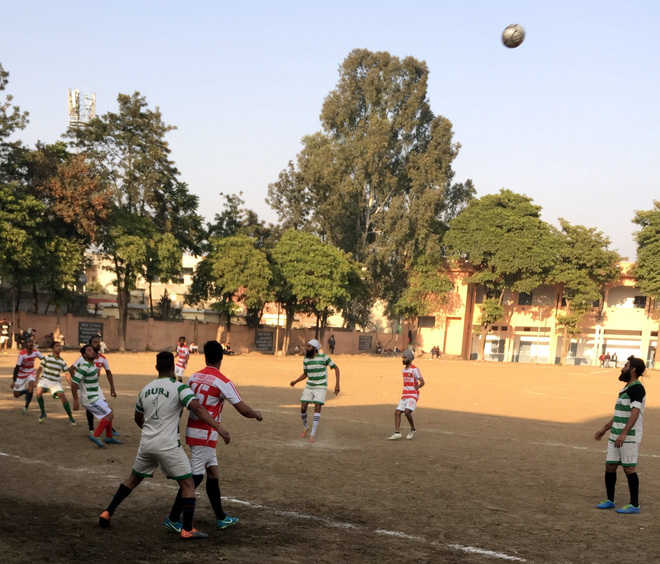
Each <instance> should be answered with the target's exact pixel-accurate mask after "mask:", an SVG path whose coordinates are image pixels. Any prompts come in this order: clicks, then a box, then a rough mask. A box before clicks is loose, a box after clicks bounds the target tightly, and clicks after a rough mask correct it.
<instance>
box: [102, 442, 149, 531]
mask: <svg viewBox="0 0 660 564" xmlns="http://www.w3.org/2000/svg"><path fill="white" fill-rule="evenodd" d="M139 456H140V454H139V453H138V457H139ZM136 465H138V460H137V459H136ZM139 466H140V469H142V470H147V472H138V471H136V470H135V469H133V470H132V471H131V473H130V475H129V476H128V478H127V479H126V480H124V481H123V482H122V483H121V484H119V488H118V489H117V491H116V492H115V495H114V496H113V498H112V501H110V505H108V507H106V508H105V511H103V512H102V513H101V515H99V525H100V526H101V527H103V528H107V527H109V526H110V518H111V517H112V515H113V513H114V512H115V510H116V509H117V507H119V504H120V503H121V502H122V501H124V500H125V499H126V498H127V497H128V496H129V495H130V494H131V492H132V491H133V490H134V489H135V488H136V487H137V486H138V485H139V484H140V482H142V480H143V479H144V478H150V477H151V476H152V475H153V471H154V469H155V468H156V465H155V464H154V463H153V461H151V462H149V461H148V460H143V462H142V463H140V464H139ZM149 468H150V469H151V471H150V472H149V471H148V470H149Z"/></svg>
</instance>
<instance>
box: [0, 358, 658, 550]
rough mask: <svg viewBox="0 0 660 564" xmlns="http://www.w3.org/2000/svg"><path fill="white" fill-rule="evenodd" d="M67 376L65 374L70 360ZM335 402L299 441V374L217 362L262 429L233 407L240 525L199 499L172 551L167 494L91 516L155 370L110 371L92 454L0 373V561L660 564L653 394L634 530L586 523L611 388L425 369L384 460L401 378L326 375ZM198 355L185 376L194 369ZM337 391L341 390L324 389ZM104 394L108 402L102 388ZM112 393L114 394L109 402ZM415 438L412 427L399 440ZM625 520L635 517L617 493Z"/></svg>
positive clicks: (153, 485)
mask: <svg viewBox="0 0 660 564" xmlns="http://www.w3.org/2000/svg"><path fill="white" fill-rule="evenodd" d="M64 356H65V358H66V359H67V360H74V358H75V356H76V355H73V354H72V353H65V355H64ZM335 360H336V362H337V363H338V364H339V366H340V367H341V370H342V392H341V394H340V395H339V397H337V398H334V396H332V399H330V401H329V402H328V404H326V407H325V408H324V410H323V416H322V419H321V426H320V430H319V440H318V442H317V443H315V444H309V443H307V442H305V441H303V440H301V439H299V438H298V437H299V433H300V430H301V428H300V419H299V416H298V399H299V397H300V392H301V390H302V384H299V385H298V388H297V389H291V388H290V387H289V386H288V382H289V381H290V380H292V379H293V378H295V377H296V376H297V375H298V374H299V373H300V368H301V359H300V358H288V359H274V358H272V357H269V356H260V355H258V354H251V355H246V356H238V357H228V358H226V359H225V361H224V363H223V367H222V369H223V371H224V372H225V373H226V374H227V375H228V376H229V377H230V378H232V379H233V381H234V382H235V383H236V384H237V385H238V387H239V390H240V392H241V394H242V396H243V399H244V400H245V401H246V402H247V403H249V404H250V405H252V406H253V407H255V408H257V409H260V410H261V411H262V412H263V414H264V421H263V422H262V423H257V422H256V421H253V420H246V419H243V418H242V417H240V416H239V415H238V413H237V412H236V411H235V410H233V409H232V408H231V406H226V407H225V418H224V422H225V425H226V426H227V428H228V429H229V430H230V432H231V433H232V443H231V444H230V445H228V446H224V445H223V446H219V447H218V451H219V460H220V465H221V474H222V478H221V486H222V493H223V496H225V497H226V498H227V499H226V500H225V508H226V510H227V512H228V513H229V514H230V515H238V516H239V517H240V519H241V522H240V524H239V525H238V526H237V527H235V528H233V529H229V530H226V531H215V530H214V529H213V515H212V512H211V510H210V506H209V503H208V500H207V499H206V495H205V493H204V492H203V489H202V494H203V495H200V496H199V497H198V505H197V512H196V514H195V517H196V525H197V526H198V528H200V529H201V530H203V531H206V532H209V533H210V538H209V540H208V541H202V542H199V543H197V544H194V545H192V546H191V545H190V544H188V543H182V542H181V541H179V540H178V539H177V538H176V536H175V535H172V534H171V533H168V531H166V530H165V529H163V528H162V527H161V525H160V523H161V521H162V519H163V518H164V517H165V516H166V515H167V513H168V510H169V507H170V505H171V502H172V499H173V497H174V494H175V489H174V486H173V484H172V483H171V482H168V480H166V479H165V478H164V477H163V476H162V474H160V473H157V474H156V476H155V478H154V479H153V480H146V481H145V482H144V483H143V485H141V486H140V487H139V488H138V489H137V490H136V491H135V492H134V493H133V494H132V495H131V496H130V497H129V498H128V499H127V500H126V501H125V502H124V503H123V504H122V506H121V507H120V508H119V509H118V511H117V512H116V513H115V516H114V519H113V526H112V528H111V529H110V530H100V529H99V528H98V526H97V520H96V518H97V515H98V514H99V512H100V511H101V510H102V509H103V508H104V507H105V505H107V503H108V502H109V500H110V499H111V497H112V495H113V494H114V492H115V490H116V488H117V486H118V485H119V482H120V480H122V479H124V477H125V476H127V475H128V473H129V471H130V469H131V464H132V462H133V458H134V456H135V452H136V447H137V443H138V440H139V429H138V428H137V427H136V426H135V425H134V424H133V422H132V416H133V408H134V405H135V397H136V394H137V392H138V391H139V389H140V388H141V387H142V386H143V385H144V384H145V383H146V382H147V381H149V380H150V379H151V378H152V376H151V374H152V366H153V364H154V354H153V353H142V354H133V355H119V354H114V355H110V363H111V367H112V369H113V372H114V374H115V377H116V382H117V390H118V392H119V397H118V398H117V399H116V400H114V401H113V408H114V410H115V413H116V422H117V424H116V426H117V428H118V430H119V431H120V433H121V438H122V440H124V442H125V444H123V445H121V446H116V447H112V448H106V449H103V450H101V449H98V448H96V447H95V446H94V445H92V444H91V443H90V442H89V441H88V440H87V439H86V423H85V421H84V413H83V412H78V415H77V417H78V420H79V422H80V425H79V426H78V427H70V426H69V425H68V424H67V423H66V419H65V416H64V413H63V411H62V408H61V405H60V404H59V402H57V403H56V402H55V401H54V400H52V399H51V398H47V403H46V408H47V410H48V413H49V419H48V421H47V422H46V423H45V424H43V425H39V424H38V423H37V417H38V407H37V405H36V400H34V401H33V404H32V406H31V408H30V411H29V413H28V415H27V416H24V415H21V413H20V407H21V405H22V400H15V399H13V397H11V394H10V392H9V384H10V381H11V367H12V366H13V363H14V358H13V357H9V356H1V357H0V425H1V428H2V430H3V432H2V435H1V436H0V471H1V472H2V476H3V481H4V487H3V488H2V490H1V491H0V550H1V553H2V554H3V555H4V556H3V561H4V562H27V561H41V562H83V561H86V562H91V563H100V562H121V561H123V562H126V563H129V562H163V561H167V562H216V561H226V562H268V563H270V562H315V563H330V562H333V563H335V562H347V563H351V562H376V561H380V562H390V561H395V560H397V561H400V562H488V561H496V560H504V561H527V562H603V561H606V560H612V559H616V560H617V561H618V562H657V561H660V535H659V534H658V530H657V522H658V519H657V514H658V513H659V512H660V480H658V479H657V476H660V438H659V434H658V432H657V430H658V429H660V415H659V413H660V412H659V410H658V407H660V394H658V393H657V389H656V388H657V387H658V386H657V384H656V382H655V381H654V378H653V377H649V378H646V379H645V381H644V384H645V386H646V389H647V394H648V395H647V398H648V399H647V409H646V413H645V424H644V426H645V433H644V440H643V444H642V451H641V452H642V456H641V458H640V465H639V475H640V483H641V487H640V501H641V505H642V514H641V515H631V516H623V515H617V514H615V513H613V512H604V511H598V510H596V509H594V505H595V504H596V503H597V502H598V501H601V500H602V499H603V498H604V486H603V463H604V449H605V442H602V443H597V442H595V441H594V440H593V433H594V431H595V430H596V429H597V427H598V426H600V425H602V423H604V422H605V421H606V420H607V418H608V417H609V416H610V415H611V411H612V408H613V406H614V401H615V398H616V392H617V390H618V389H619V387H620V386H619V382H618V381H617V378H616V376H617V374H618V370H615V369H597V368H591V367H563V368H560V367H554V366H533V365H510V364H507V365H502V364H484V363H477V362H461V361H437V360H436V361H432V360H421V361H420V362H419V363H418V366H419V367H420V369H421V370H422V373H423V375H424V377H425V379H426V381H427V386H426V387H425V388H424V389H423V390H422V392H421V401H420V404H419V408H418V410H417V412H416V414H415V418H416V423H417V427H418V433H417V436H416V437H415V439H414V440H413V441H406V440H402V441H398V442H391V441H386V440H385V439H386V437H387V436H388V435H389V434H390V433H391V432H392V428H393V422H392V419H393V410H394V406H395V405H396V403H397V401H398V398H399V394H400V388H401V377H400V370H401V364H400V360H399V359H397V358H387V359H385V358H374V357H366V356H355V357H351V356H341V355H340V356H337V357H336V358H335ZM201 364H202V357H201V356H193V357H192V360H191V366H190V368H189V370H188V372H189V373H191V372H192V370H191V369H195V368H197V367H200V366H201ZM330 384H331V387H332V385H333V384H334V382H333V375H332V373H331V374H330ZM104 387H105V389H106V390H107V386H104ZM106 393H107V392H106ZM402 428H403V430H404V431H405V430H406V429H407V426H406V424H405V423H404V425H403V426H402ZM617 502H618V503H619V504H620V505H623V504H625V503H628V487H627V482H626V480H625V478H624V477H623V474H622V473H620V474H619V480H618V483H617Z"/></svg>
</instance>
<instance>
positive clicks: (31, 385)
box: [23, 380, 34, 413]
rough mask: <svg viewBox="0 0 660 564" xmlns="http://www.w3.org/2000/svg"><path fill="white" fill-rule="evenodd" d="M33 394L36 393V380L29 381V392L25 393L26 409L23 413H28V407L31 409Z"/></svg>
mask: <svg viewBox="0 0 660 564" xmlns="http://www.w3.org/2000/svg"><path fill="white" fill-rule="evenodd" d="M33 392H34V380H28V383H27V392H26V393H25V407H24V408H23V413H27V410H28V407H30V402H31V401H32V395H33Z"/></svg>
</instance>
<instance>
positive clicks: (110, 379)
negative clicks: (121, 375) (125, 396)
mask: <svg viewBox="0 0 660 564" xmlns="http://www.w3.org/2000/svg"><path fill="white" fill-rule="evenodd" d="M105 377H106V378H107V379H108V384H110V395H111V396H112V397H113V398H116V397H117V392H116V391H115V380H114V378H113V377H112V372H111V371H110V369H109V368H106V369H105Z"/></svg>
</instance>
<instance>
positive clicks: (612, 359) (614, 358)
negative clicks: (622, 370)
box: [610, 353, 619, 368]
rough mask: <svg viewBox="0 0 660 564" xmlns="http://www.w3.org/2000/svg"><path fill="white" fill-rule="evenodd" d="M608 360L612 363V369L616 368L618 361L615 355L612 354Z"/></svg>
mask: <svg viewBox="0 0 660 564" xmlns="http://www.w3.org/2000/svg"><path fill="white" fill-rule="evenodd" d="M610 360H611V361H612V362H613V363H614V368H618V366H617V364H618V362H619V359H618V358H617V357H616V353H612V357H611V358H610Z"/></svg>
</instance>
